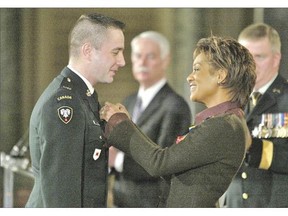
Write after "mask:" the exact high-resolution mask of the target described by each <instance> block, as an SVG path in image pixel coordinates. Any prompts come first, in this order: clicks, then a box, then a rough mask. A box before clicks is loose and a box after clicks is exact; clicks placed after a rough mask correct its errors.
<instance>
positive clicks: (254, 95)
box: [252, 92, 261, 106]
mask: <svg viewBox="0 0 288 216" xmlns="http://www.w3.org/2000/svg"><path fill="white" fill-rule="evenodd" d="M260 96H261V93H260V92H253V93H252V103H253V105H254V106H255V105H256V104H257V102H258V100H259V99H260Z"/></svg>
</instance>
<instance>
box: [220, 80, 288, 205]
mask: <svg viewBox="0 0 288 216" xmlns="http://www.w3.org/2000/svg"><path fill="white" fill-rule="evenodd" d="M287 112H288V82H287V80H285V79H284V78H283V77H282V76H280V75H278V76H277V78H276V79H275V80H274V82H273V83H272V85H271V86H270V87H269V88H268V89H267V91H266V92H265V93H264V94H263V96H262V97H261V98H260V100H259V102H258V103H257V105H256V107H255V108H254V109H253V111H252V112H251V113H250V114H248V115H247V116H246V121H247V124H248V127H249V129H250V131H252V130H253V129H254V127H255V126H257V125H259V123H260V122H261V115H262V114H263V113H287ZM265 140H268V141H270V142H272V143H273V152H268V154H269V153H270V154H272V161H271V165H270V166H268V167H262V168H261V169H260V168H259V165H260V162H261V161H263V160H265V158H266V155H267V154H265V153H263V148H264V147H263V146H264V142H265ZM287 182H288V138H287V137H286V138H267V139H259V138H253V142H252V146H251V148H250V150H249V153H248V154H247V156H246V159H245V163H243V165H242V167H241V170H240V171H239V173H238V174H237V176H236V178H235V179H234V180H233V182H232V184H231V186H230V187H229V189H228V191H227V197H226V204H227V207H237V208H240V207H272V208H273V207H288V184H287Z"/></svg>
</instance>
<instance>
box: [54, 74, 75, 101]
mask: <svg viewBox="0 0 288 216" xmlns="http://www.w3.org/2000/svg"><path fill="white" fill-rule="evenodd" d="M72 87H73V84H72V81H71V79H70V78H69V77H64V78H63V80H62V82H61V85H60V89H67V90H69V91H72V89H73V88H72ZM60 92H62V91H59V93H58V95H57V98H56V99H57V101H58V102H59V101H62V100H72V94H71V93H68V94H67V93H65V94H63V93H60ZM65 92H66V91H65Z"/></svg>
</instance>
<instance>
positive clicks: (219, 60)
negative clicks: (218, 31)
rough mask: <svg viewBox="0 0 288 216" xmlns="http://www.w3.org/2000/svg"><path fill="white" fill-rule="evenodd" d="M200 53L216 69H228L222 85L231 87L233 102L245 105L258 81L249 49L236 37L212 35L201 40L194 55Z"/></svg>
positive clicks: (227, 87)
mask: <svg viewBox="0 0 288 216" xmlns="http://www.w3.org/2000/svg"><path fill="white" fill-rule="evenodd" d="M200 53H204V54H205V55H206V57H207V58H208V60H209V62H210V64H211V66H212V68H213V69H215V71H217V70H219V69H224V70H226V71H227V76H226V78H225V80H223V81H222V82H221V83H220V85H221V86H223V88H226V89H229V92H230V95H231V101H232V102H238V103H239V104H240V106H241V107H244V106H245V104H246V103H247V102H248V99H249V96H250V94H251V92H252V90H253V87H254V85H255V81H256V72H255V70H256V65H255V61H254V59H253V56H252V55H251V54H250V52H249V51H248V49H246V48H245V47H244V46H242V45H241V44H240V43H239V42H237V41H236V40H235V39H232V38H222V37H216V36H211V37H208V38H202V39H200V40H199V42H198V43H197V46H196V49H195V51H194V54H193V57H194V58H196V56H198V55H199V54H200ZM211 73H212V71H211Z"/></svg>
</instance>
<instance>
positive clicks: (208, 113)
mask: <svg viewBox="0 0 288 216" xmlns="http://www.w3.org/2000/svg"><path fill="white" fill-rule="evenodd" d="M237 108H239V109H240V106H239V105H238V103H236V102H231V101H226V102H224V103H220V104H218V105H216V106H213V107H211V108H207V109H205V110H203V111H202V112H200V113H198V114H197V115H196V118H195V123H196V125H198V124H200V123H201V122H202V121H204V120H206V119H208V118H211V117H213V116H217V115H220V114H224V113H227V112H230V111H231V110H233V109H237ZM238 112H239V111H238V109H237V111H235V113H236V114H237V113H238Z"/></svg>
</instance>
